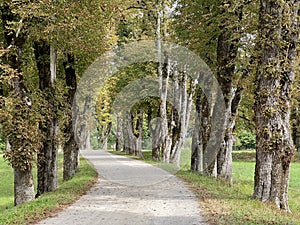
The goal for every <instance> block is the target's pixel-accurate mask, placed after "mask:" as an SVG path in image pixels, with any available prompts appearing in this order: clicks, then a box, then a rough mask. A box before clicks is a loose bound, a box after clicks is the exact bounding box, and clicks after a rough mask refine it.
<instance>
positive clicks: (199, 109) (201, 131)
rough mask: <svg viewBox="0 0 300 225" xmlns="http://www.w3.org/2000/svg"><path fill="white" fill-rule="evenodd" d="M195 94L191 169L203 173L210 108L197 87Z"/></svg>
mask: <svg viewBox="0 0 300 225" xmlns="http://www.w3.org/2000/svg"><path fill="white" fill-rule="evenodd" d="M195 96H196V102H195V104H196V115H195V127H194V131H193V137H192V153H191V170H192V171H195V172H199V173H203V172H204V170H206V168H205V167H204V163H205V160H204V151H205V149H206V146H207V142H208V140H209V134H210V124H211V115H210V111H211V110H210V107H209V103H208V101H207V98H206V96H205V94H204V93H203V92H202V90H201V89H200V88H199V87H198V88H197V90H196V93H195ZM211 175H212V174H211Z"/></svg>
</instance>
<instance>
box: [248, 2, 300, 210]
mask: <svg viewBox="0 0 300 225" xmlns="http://www.w3.org/2000/svg"><path fill="white" fill-rule="evenodd" d="M298 10H299V1H277V0H272V1H266V0H262V1H261V7H260V13H259V14H260V26H259V29H258V33H259V37H258V38H259V39H258V40H259V42H258V49H259V57H258V65H259V67H258V70H257V73H256V75H257V81H258V83H257V91H256V102H255V116H256V117H255V118H256V121H255V122H256V131H257V136H256V141H257V147H256V166H255V178H254V194H253V197H254V198H255V199H259V200H261V201H270V202H273V203H275V204H276V205H277V207H278V208H280V209H282V210H284V211H287V212H289V211H290V209H289V206H288V186H289V173H290V163H291V159H292V156H293V155H294V151H295V149H294V146H293V143H292V136H291V129H290V111H291V88H292V82H293V80H294V68H295V66H296V65H297V64H296V57H297V45H298V37H299V22H298V20H297V16H298V15H297V14H298Z"/></svg>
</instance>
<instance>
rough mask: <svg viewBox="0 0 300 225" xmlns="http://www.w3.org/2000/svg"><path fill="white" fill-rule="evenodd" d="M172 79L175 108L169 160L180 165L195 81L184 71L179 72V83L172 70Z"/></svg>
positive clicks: (175, 73) (176, 74)
mask: <svg viewBox="0 0 300 225" xmlns="http://www.w3.org/2000/svg"><path fill="white" fill-rule="evenodd" d="M173 75H174V76H173V79H174V90H173V94H174V98H175V99H174V104H175V105H176V107H175V108H176V109H175V110H174V109H173V114H174V113H175V114H178V115H174V117H173V118H177V119H175V120H174V119H173V121H172V123H171V126H172V128H173V134H172V138H173V140H172V149H171V158H170V161H171V163H172V164H174V165H176V166H178V167H179V166H180V155H181V151H182V146H183V143H184V141H185V139H186V135H187V131H188V125H189V119H190V114H191V110H192V103H193V96H194V92H195V83H194V81H189V80H188V76H187V74H186V72H185V71H183V72H182V73H181V82H180V83H181V85H180V83H179V77H178V75H179V74H178V72H177V71H176V69H175V71H174V73H173ZM188 83H189V84H190V85H189V93H188Z"/></svg>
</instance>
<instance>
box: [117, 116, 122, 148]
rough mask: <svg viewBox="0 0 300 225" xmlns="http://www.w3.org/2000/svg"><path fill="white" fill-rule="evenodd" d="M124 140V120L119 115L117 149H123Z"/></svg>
mask: <svg viewBox="0 0 300 225" xmlns="http://www.w3.org/2000/svg"><path fill="white" fill-rule="evenodd" d="M122 140H123V132H122V121H121V118H120V117H119V116H118V117H117V133H116V151H122Z"/></svg>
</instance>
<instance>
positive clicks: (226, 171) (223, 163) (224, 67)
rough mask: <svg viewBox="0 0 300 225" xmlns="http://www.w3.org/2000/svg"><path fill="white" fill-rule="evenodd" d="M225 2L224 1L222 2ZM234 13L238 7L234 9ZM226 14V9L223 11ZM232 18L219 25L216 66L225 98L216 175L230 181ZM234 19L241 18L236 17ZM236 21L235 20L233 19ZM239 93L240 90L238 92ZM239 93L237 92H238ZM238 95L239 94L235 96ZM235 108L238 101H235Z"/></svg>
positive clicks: (235, 53) (234, 32)
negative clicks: (222, 135) (222, 134)
mask: <svg viewBox="0 0 300 225" xmlns="http://www.w3.org/2000/svg"><path fill="white" fill-rule="evenodd" d="M224 4H225V3H224ZM235 10H236V11H235V12H236V14H238V13H239V10H240V9H235ZM224 13H226V14H227V11H224ZM232 19H234V18H229V19H225V21H223V23H222V25H221V26H220V28H221V30H222V32H221V34H220V35H219V37H218V46H217V62H218V63H217V66H218V73H217V75H218V82H219V85H220V87H221V89H222V92H223V96H224V100H225V107H226V111H225V114H226V115H224V116H225V123H224V125H223V127H222V128H221V129H223V130H224V138H223V143H222V144H221V146H220V150H219V153H218V156H217V175H218V177H219V178H221V179H223V180H226V181H229V182H231V179H232V146H233V129H234V125H235V119H236V116H235V114H234V115H233V113H235V112H232V108H233V106H232V104H233V101H234V98H235V92H236V91H235V90H234V86H233V85H234V84H233V83H234V77H235V67H236V65H235V61H236V58H237V56H238V41H239V39H238V34H237V31H238V25H232V24H230V23H231V22H232ZM235 19H241V18H239V17H236V18H235ZM234 23H236V21H234ZM240 93H241V92H240ZM240 93H239V94H240ZM237 97H240V96H237ZM236 103H237V105H236V106H235V108H236V110H237V108H238V105H239V103H240V101H236Z"/></svg>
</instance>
